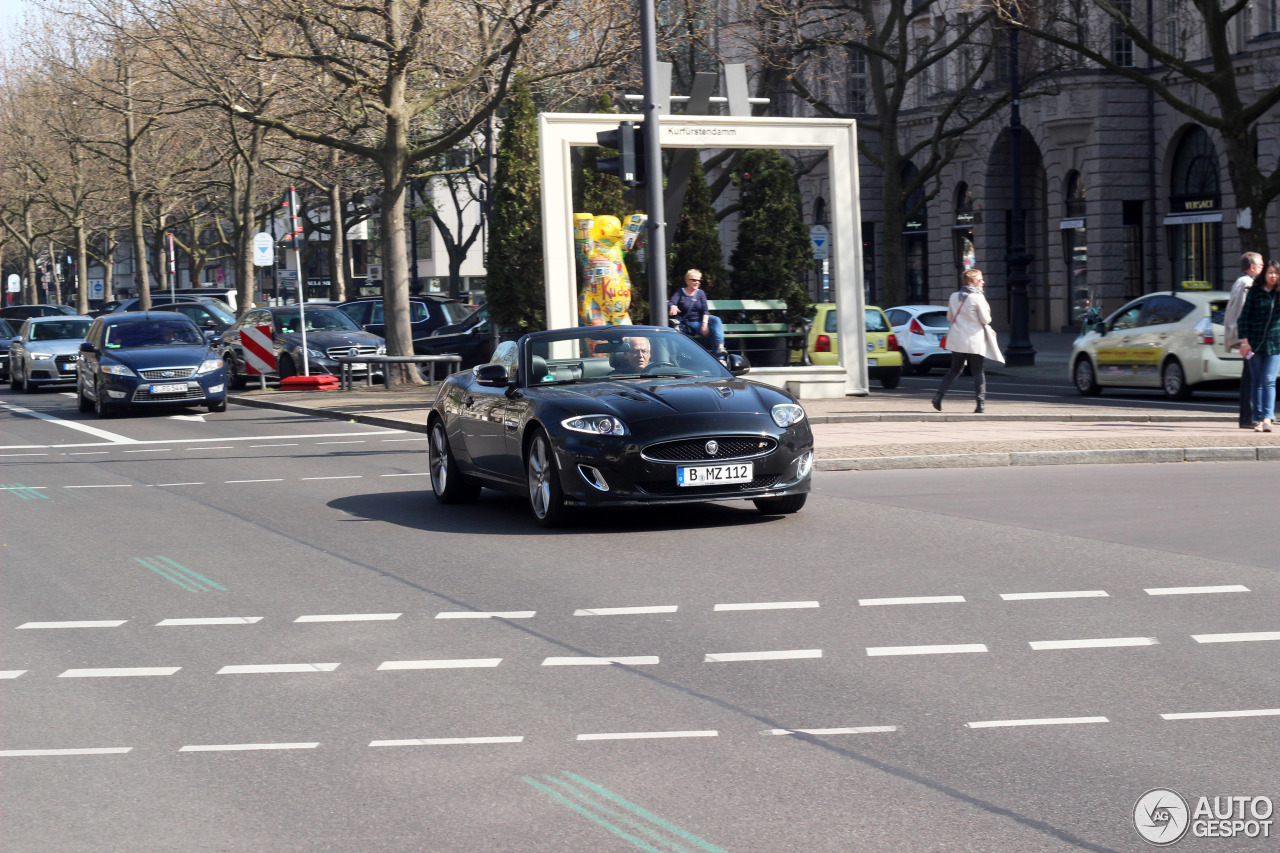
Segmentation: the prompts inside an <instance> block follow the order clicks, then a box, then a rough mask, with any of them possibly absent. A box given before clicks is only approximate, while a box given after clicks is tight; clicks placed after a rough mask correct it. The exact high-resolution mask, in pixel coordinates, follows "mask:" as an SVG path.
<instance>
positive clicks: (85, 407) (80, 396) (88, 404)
mask: <svg viewBox="0 0 1280 853" xmlns="http://www.w3.org/2000/svg"><path fill="white" fill-rule="evenodd" d="M76 406H77V407H78V408H79V409H80V411H82V412H84V413H85V414H88V413H89V412H92V411H93V401H92V400H90V399H89V398H88V397H86V396H85V394H84V389H83V388H82V387H80V384H79V383H76Z"/></svg>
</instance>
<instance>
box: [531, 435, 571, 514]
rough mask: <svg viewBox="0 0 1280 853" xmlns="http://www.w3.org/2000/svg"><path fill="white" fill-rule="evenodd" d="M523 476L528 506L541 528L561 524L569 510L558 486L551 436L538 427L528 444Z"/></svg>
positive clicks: (557, 471) (558, 471)
mask: <svg viewBox="0 0 1280 853" xmlns="http://www.w3.org/2000/svg"><path fill="white" fill-rule="evenodd" d="M525 479H526V481H527V483H528V485H529V508H530V509H531V510H533V518H534V520H535V521H537V522H538V524H539V525H540V526H542V527H559V526H560V525H562V524H564V522H565V520H566V519H567V517H568V515H569V509H568V507H566V506H565V505H564V493H563V491H562V490H561V488H560V469H559V468H558V467H557V466H556V454H555V450H554V449H553V448H552V447H551V439H549V438H548V437H547V434H546V433H545V432H542V431H541V430H539V431H538V433H537V434H535V435H534V437H533V441H532V442H530V443H529V456H528V458H527V459H526V460H525Z"/></svg>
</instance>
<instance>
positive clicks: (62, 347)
mask: <svg viewBox="0 0 1280 853" xmlns="http://www.w3.org/2000/svg"><path fill="white" fill-rule="evenodd" d="M92 323H93V318H91V317H67V316H54V317H31V318H30V319H28V320H24V321H23V323H22V328H21V330H19V332H18V336H17V337H16V338H14V339H13V344H12V346H10V348H9V387H10V388H12V389H13V390H15V391H29V392H31V393H33V394H34V393H35V392H37V391H39V390H40V389H41V388H43V387H44V386H46V385H70V384H73V383H74V382H75V381H76V362H77V361H78V360H79V358H80V343H81V341H83V340H84V336H85V335H87V334H88V333H89V326H90V325H91V324H92Z"/></svg>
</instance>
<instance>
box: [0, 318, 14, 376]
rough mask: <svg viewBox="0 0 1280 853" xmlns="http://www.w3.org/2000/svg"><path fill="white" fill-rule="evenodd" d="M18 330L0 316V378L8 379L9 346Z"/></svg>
mask: <svg viewBox="0 0 1280 853" xmlns="http://www.w3.org/2000/svg"><path fill="white" fill-rule="evenodd" d="M17 336H18V330H17V329H15V328H14V327H13V326H10V325H9V321H8V320H6V319H4V318H3V317H0V379H3V380H5V381H6V382H7V381H8V380H9V348H10V347H11V346H13V339H14V338H16V337H17Z"/></svg>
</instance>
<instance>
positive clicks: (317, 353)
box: [307, 349, 325, 358]
mask: <svg viewBox="0 0 1280 853" xmlns="http://www.w3.org/2000/svg"><path fill="white" fill-rule="evenodd" d="M307 355H309V356H311V357H312V358H325V354H324V353H322V352H320V350H318V349H309V350H307Z"/></svg>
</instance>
